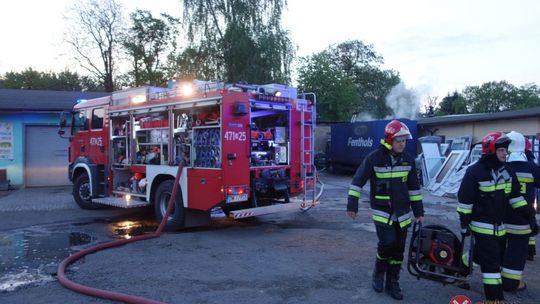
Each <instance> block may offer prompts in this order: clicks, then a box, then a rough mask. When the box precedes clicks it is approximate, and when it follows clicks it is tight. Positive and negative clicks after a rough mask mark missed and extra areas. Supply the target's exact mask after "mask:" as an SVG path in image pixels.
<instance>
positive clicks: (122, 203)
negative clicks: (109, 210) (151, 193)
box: [92, 196, 150, 208]
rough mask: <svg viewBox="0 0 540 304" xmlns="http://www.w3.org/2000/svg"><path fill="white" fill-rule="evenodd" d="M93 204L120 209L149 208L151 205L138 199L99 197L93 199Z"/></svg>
mask: <svg viewBox="0 0 540 304" xmlns="http://www.w3.org/2000/svg"><path fill="white" fill-rule="evenodd" d="M92 203H96V204H102V205H109V206H114V207H119V208H135V207H144V206H149V205H150V203H149V202H146V201H141V200H138V199H130V200H126V199H125V198H124V197H111V196H109V197H98V198H94V199H92Z"/></svg>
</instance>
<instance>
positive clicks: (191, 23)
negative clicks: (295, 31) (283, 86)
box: [177, 0, 294, 83]
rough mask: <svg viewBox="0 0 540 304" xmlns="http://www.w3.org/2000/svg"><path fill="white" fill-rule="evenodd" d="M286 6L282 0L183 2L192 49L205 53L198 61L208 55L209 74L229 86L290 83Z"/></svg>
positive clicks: (197, 0) (193, 0) (289, 44)
mask: <svg viewBox="0 0 540 304" xmlns="http://www.w3.org/2000/svg"><path fill="white" fill-rule="evenodd" d="M285 6H286V2H285V1H284V0H262V1H252V0H206V1H199V0H185V1H184V14H183V16H184V17H183V18H184V25H185V27H186V29H187V34H188V39H189V41H190V42H191V50H197V52H200V53H201V54H203V55H197V56H194V57H195V58H196V57H201V56H204V57H205V58H206V59H207V60H208V65H207V66H206V69H212V70H213V73H210V74H215V75H216V77H217V78H220V79H224V80H225V81H227V82H236V81H240V80H245V81H248V82H252V83H268V82H280V83H288V82H289V81H290V69H289V66H290V64H291V62H292V59H293V57H294V48H293V46H292V43H291V41H290V39H289V37H288V33H287V32H286V31H284V30H283V29H282V28H281V13H282V10H283V8H284V7H285ZM183 55H186V54H183ZM184 58H185V57H184ZM192 58H193V57H192ZM180 61H181V60H177V62H180ZM178 73H179V75H180V76H181V75H182V73H183V72H182V70H179V71H178Z"/></svg>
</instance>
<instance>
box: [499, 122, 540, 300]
mask: <svg viewBox="0 0 540 304" xmlns="http://www.w3.org/2000/svg"><path fill="white" fill-rule="evenodd" d="M508 138H510V140H512V143H510V146H509V150H510V154H509V155H508V157H507V166H508V167H509V168H510V169H511V170H512V171H514V173H515V174H516V176H517V179H518V182H519V185H520V192H521V195H523V197H524V198H525V200H526V201H527V204H528V206H527V207H528V208H529V214H522V213H520V212H517V211H516V210H514V209H513V208H511V207H510V206H507V208H508V214H507V216H506V220H505V227H506V235H507V236H506V237H507V247H506V251H505V253H504V259H503V264H502V266H503V268H502V272H501V275H502V281H503V289H504V290H505V291H516V290H518V291H519V290H524V289H525V288H526V286H527V285H526V284H525V283H524V282H523V277H522V273H523V269H524V268H525V262H526V260H527V254H528V243H529V237H531V236H532V237H533V238H534V235H536V234H537V233H538V224H537V223H536V220H535V218H534V207H533V204H534V197H535V195H534V194H535V191H536V188H539V187H540V168H539V167H538V166H537V165H535V164H534V163H532V162H529V161H528V160H527V156H526V155H525V137H524V136H523V135H522V134H520V133H518V132H515V131H512V132H510V133H508ZM533 232H534V233H533Z"/></svg>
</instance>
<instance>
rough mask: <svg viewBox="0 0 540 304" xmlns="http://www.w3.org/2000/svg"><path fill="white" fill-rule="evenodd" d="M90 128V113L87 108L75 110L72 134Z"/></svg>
mask: <svg viewBox="0 0 540 304" xmlns="http://www.w3.org/2000/svg"><path fill="white" fill-rule="evenodd" d="M87 130H88V114H87V110H80V111H77V112H73V124H72V127H71V135H75V134H77V133H79V132H80V131H87Z"/></svg>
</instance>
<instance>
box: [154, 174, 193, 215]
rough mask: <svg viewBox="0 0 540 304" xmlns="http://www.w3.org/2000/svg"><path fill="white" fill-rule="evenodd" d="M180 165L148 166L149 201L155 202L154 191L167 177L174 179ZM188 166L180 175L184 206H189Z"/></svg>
mask: <svg viewBox="0 0 540 304" xmlns="http://www.w3.org/2000/svg"><path fill="white" fill-rule="evenodd" d="M177 171H178V167H176V166H152V165H148V166H146V180H147V182H148V185H147V186H146V200H147V201H149V202H154V201H153V200H154V197H153V195H154V193H153V191H152V190H154V191H155V189H157V187H159V183H161V182H162V181H163V180H166V179H174V178H175V176H176V173H177ZM187 171H188V168H186V167H184V168H183V170H182V176H181V177H180V189H181V191H182V199H183V201H184V207H186V208H188V207H189V206H188V190H189V189H188V186H187V184H188V173H187Z"/></svg>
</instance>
